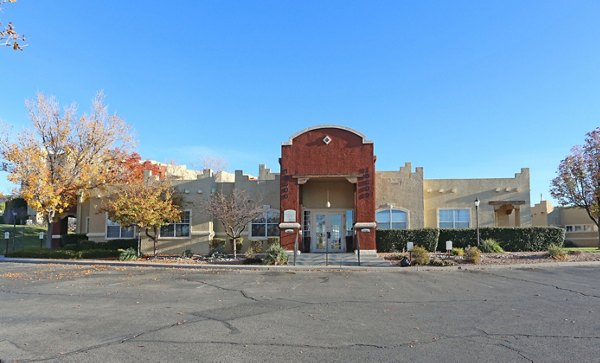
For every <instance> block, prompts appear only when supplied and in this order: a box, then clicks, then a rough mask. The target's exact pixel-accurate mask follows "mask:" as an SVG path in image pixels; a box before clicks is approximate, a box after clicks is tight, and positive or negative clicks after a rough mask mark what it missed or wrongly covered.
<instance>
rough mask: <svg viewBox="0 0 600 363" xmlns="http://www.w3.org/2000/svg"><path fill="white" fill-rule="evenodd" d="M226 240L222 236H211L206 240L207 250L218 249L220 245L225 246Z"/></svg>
mask: <svg viewBox="0 0 600 363" xmlns="http://www.w3.org/2000/svg"><path fill="white" fill-rule="evenodd" d="M225 242H226V240H225V239H224V238H213V239H212V240H210V241H209V242H208V248H209V251H213V250H216V249H218V248H219V247H220V246H223V247H225Z"/></svg>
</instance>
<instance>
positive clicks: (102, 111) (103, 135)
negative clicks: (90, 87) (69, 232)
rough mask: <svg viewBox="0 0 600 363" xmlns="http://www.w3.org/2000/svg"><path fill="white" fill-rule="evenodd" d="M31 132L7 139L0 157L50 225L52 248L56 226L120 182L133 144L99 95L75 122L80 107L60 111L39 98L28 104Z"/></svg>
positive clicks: (50, 101) (0, 148) (11, 177)
mask: <svg viewBox="0 0 600 363" xmlns="http://www.w3.org/2000/svg"><path fill="white" fill-rule="evenodd" d="M27 109H28V111H29V117H30V118H31V121H32V122H33V131H29V132H24V133H21V134H20V135H19V136H18V137H17V138H16V141H15V142H9V141H8V137H4V138H3V140H2V141H1V142H0V155H1V156H2V158H4V159H5V160H6V165H5V166H6V171H8V173H9V175H8V179H9V180H10V181H12V182H13V183H17V184H19V185H20V186H21V190H20V193H19V194H20V195H21V196H22V197H23V198H24V199H25V200H26V201H27V204H28V205H29V206H30V207H31V208H33V209H35V210H36V211H37V213H39V214H40V215H41V216H42V217H43V218H44V220H45V221H46V223H48V234H47V241H46V244H47V246H48V247H51V245H52V224H53V222H55V221H56V220H57V218H58V217H59V216H60V214H61V213H63V212H65V211H67V210H68V209H69V208H71V207H74V206H75V205H76V204H77V201H78V198H84V197H86V195H87V193H89V191H91V190H96V189H99V188H103V187H104V186H106V185H108V184H112V183H116V182H118V181H119V180H122V178H123V176H124V173H123V160H124V157H125V155H127V154H126V150H127V149H128V148H129V146H130V143H131V139H130V137H129V133H128V128H127V126H126V124H125V122H124V121H123V120H122V119H121V118H120V117H118V116H116V115H109V113H108V110H107V107H106V106H105V105H104V102H103V94H102V92H99V93H98V94H97V96H96V98H95V99H94V100H93V102H92V111H91V113H90V114H89V115H87V114H84V115H81V116H79V117H76V115H75V114H76V108H75V107H74V106H70V107H67V108H65V109H64V111H62V112H61V111H60V109H59V105H58V103H57V102H56V100H55V99H54V98H52V97H50V98H47V97H46V96H44V95H43V94H38V96H37V99H36V100H35V101H28V102H27Z"/></svg>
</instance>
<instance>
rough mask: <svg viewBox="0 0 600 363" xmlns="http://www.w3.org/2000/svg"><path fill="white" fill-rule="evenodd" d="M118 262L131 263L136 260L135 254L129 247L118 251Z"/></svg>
mask: <svg viewBox="0 0 600 363" xmlns="http://www.w3.org/2000/svg"><path fill="white" fill-rule="evenodd" d="M117 251H119V261H131V260H135V259H137V252H136V250H135V249H134V248H132V247H129V248H127V249H122V248H120V249H118V250H117Z"/></svg>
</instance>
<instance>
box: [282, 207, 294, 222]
mask: <svg viewBox="0 0 600 363" xmlns="http://www.w3.org/2000/svg"><path fill="white" fill-rule="evenodd" d="M283 222H284V223H294V222H296V211H295V210H294V209H286V210H284V211H283Z"/></svg>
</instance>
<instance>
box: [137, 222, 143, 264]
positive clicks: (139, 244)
mask: <svg viewBox="0 0 600 363" xmlns="http://www.w3.org/2000/svg"><path fill="white" fill-rule="evenodd" d="M141 255H142V231H140V230H139V228H138V243H137V256H138V258H139V257H140V256H141Z"/></svg>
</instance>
